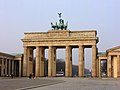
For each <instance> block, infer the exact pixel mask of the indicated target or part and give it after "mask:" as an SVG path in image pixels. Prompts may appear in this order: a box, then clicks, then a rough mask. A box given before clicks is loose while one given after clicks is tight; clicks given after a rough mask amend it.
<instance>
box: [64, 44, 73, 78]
mask: <svg viewBox="0 0 120 90" xmlns="http://www.w3.org/2000/svg"><path fill="white" fill-rule="evenodd" d="M71 50H72V48H71V47H70V46H66V63H65V76H66V77H69V76H72V51H71Z"/></svg>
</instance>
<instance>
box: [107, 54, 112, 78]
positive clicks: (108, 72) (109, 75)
mask: <svg viewBox="0 0 120 90" xmlns="http://www.w3.org/2000/svg"><path fill="white" fill-rule="evenodd" d="M111 65H112V62H111V56H108V59H107V76H108V77H111V68H112V67H111Z"/></svg>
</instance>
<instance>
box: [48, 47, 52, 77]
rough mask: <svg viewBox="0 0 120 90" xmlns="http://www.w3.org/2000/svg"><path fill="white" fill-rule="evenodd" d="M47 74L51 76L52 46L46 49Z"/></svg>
mask: <svg viewBox="0 0 120 90" xmlns="http://www.w3.org/2000/svg"><path fill="white" fill-rule="evenodd" d="M48 76H49V77H51V76H52V46H49V49H48Z"/></svg>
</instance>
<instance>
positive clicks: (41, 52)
mask: <svg viewBox="0 0 120 90" xmlns="http://www.w3.org/2000/svg"><path fill="white" fill-rule="evenodd" d="M44 59H45V52H44V47H40V76H44Z"/></svg>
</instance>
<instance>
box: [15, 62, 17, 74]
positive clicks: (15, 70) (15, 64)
mask: <svg viewBox="0 0 120 90" xmlns="http://www.w3.org/2000/svg"><path fill="white" fill-rule="evenodd" d="M14 76H17V61H14Z"/></svg>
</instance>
